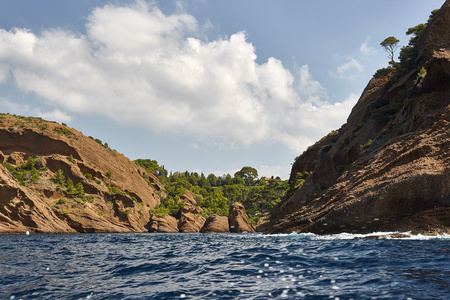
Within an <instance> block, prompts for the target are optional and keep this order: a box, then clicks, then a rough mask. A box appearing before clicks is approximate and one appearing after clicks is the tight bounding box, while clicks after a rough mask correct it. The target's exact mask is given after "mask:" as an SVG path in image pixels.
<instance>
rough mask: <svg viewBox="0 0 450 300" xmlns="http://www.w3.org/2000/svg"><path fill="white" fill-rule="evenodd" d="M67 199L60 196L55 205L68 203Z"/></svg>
mask: <svg viewBox="0 0 450 300" xmlns="http://www.w3.org/2000/svg"><path fill="white" fill-rule="evenodd" d="M66 203H67V200H66V199H64V198H59V199H58V200H56V201H55V205H59V204H66Z"/></svg>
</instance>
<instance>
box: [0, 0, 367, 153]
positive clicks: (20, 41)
mask: <svg viewBox="0 0 450 300" xmlns="http://www.w3.org/2000/svg"><path fill="white" fill-rule="evenodd" d="M88 20H89V21H88V23H87V34H86V35H81V34H78V33H73V32H68V31H63V30H60V29H55V30H48V31H45V32H43V33H42V34H40V35H35V34H34V33H32V32H30V31H28V30H26V29H13V30H11V31H5V30H2V29H0V66H2V67H1V68H0V75H1V76H0V81H1V80H2V81H5V80H14V82H15V84H16V85H17V87H19V88H20V89H22V90H24V91H27V92H33V93H36V94H37V95H38V96H39V97H40V99H44V100H45V103H46V104H47V105H50V106H54V107H55V109H54V110H53V111H52V112H48V113H41V114H40V115H42V116H48V117H49V118H54V119H55V118H59V119H60V120H62V119H64V120H65V121H67V120H68V119H70V115H69V113H67V112H75V113H81V114H89V115H93V116H96V115H104V116H107V117H109V118H111V119H113V120H115V121H117V122H119V123H124V124H125V123H126V124H134V125H137V126H145V127H146V128H148V129H149V130H152V131H158V132H166V133H172V132H177V133H182V134H186V135H193V136H197V137H199V138H200V139H204V140H208V141H210V142H211V143H218V144H219V145H227V146H228V147H242V146H248V145H252V144H255V143H259V142H267V141H269V142H273V143H278V142H281V143H285V144H286V145H288V146H289V147H290V148H291V149H292V150H293V151H294V152H295V153H298V152H299V151H301V150H302V149H305V148H306V147H307V146H309V145H310V144H312V143H313V142H314V141H316V140H317V139H318V138H320V137H321V136H322V135H324V134H326V133H328V132H329V131H330V130H331V129H334V128H338V127H340V125H341V124H342V123H343V122H344V121H345V118H346V116H347V115H348V113H349V112H350V110H351V107H352V106H353V104H354V102H355V101H354V97H353V96H352V97H351V99H347V100H344V101H343V102H342V103H335V104H331V103H328V102H326V101H324V100H323V99H322V97H323V96H324V95H326V92H325V90H324V88H323V87H322V86H321V85H320V83H319V82H318V81H316V80H314V79H313V78H312V75H311V73H310V72H309V68H308V66H306V65H305V66H302V67H301V68H300V69H299V74H298V76H297V77H294V76H293V75H292V74H291V72H290V71H289V70H287V69H286V68H284V67H283V65H282V62H281V61H279V60H277V59H275V58H270V59H268V61H267V62H266V63H264V64H258V63H256V50H255V48H254V47H253V45H252V44H251V43H249V42H248V41H247V40H246V34H245V32H238V33H236V34H233V35H231V36H230V37H229V38H221V39H217V40H215V41H211V42H208V41H204V40H200V39H199V38H196V37H198V36H199V35H201V34H200V31H201V28H199V26H198V24H197V21H196V20H195V18H194V17H192V16H191V15H188V14H186V13H184V12H179V13H176V14H172V15H165V14H163V13H162V12H161V11H160V10H159V9H158V8H157V7H156V6H153V5H149V4H147V3H145V2H141V1H138V2H136V3H134V4H132V5H129V6H114V5H106V6H104V7H102V8H96V9H95V10H94V11H93V12H92V14H91V15H90V17H89V18H88ZM355 71H356V72H360V71H362V67H361V65H360V64H359V63H358V62H357V61H356V60H355V59H351V60H350V61H348V62H347V63H346V64H344V65H342V66H340V67H339V68H338V69H337V76H339V77H343V78H344V77H345V76H349V75H348V74H349V73H352V72H353V73H354V72H355ZM5 74H11V76H12V79H9V78H10V76H6V75H5Z"/></svg>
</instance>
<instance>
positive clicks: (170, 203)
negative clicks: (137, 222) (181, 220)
mask: <svg viewBox="0 0 450 300" xmlns="http://www.w3.org/2000/svg"><path fill="white" fill-rule="evenodd" d="M178 200H179V198H172V197H167V198H166V199H164V200H162V201H161V204H160V205H158V206H157V207H155V208H153V209H152V211H153V212H154V213H155V215H157V216H166V215H171V216H178V214H179V212H180V210H181V209H182V208H183V207H184V204H183V203H182V202H179V201H178Z"/></svg>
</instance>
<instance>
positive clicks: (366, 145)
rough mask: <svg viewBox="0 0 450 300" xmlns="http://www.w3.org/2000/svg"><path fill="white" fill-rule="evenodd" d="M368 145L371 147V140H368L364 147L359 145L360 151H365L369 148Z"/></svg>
mask: <svg viewBox="0 0 450 300" xmlns="http://www.w3.org/2000/svg"><path fill="white" fill-rule="evenodd" d="M370 145H372V140H368V141H367V143H365V144H364V145H359V147H360V149H361V151H366V149H367V148H369V147H370Z"/></svg>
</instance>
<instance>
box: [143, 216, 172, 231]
mask: <svg viewBox="0 0 450 300" xmlns="http://www.w3.org/2000/svg"><path fill="white" fill-rule="evenodd" d="M148 231H149V232H160V233H175V232H178V220H177V219H175V218H174V217H172V216H169V215H167V216H162V217H159V216H156V215H154V214H152V215H151V217H150V222H149V224H148Z"/></svg>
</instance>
